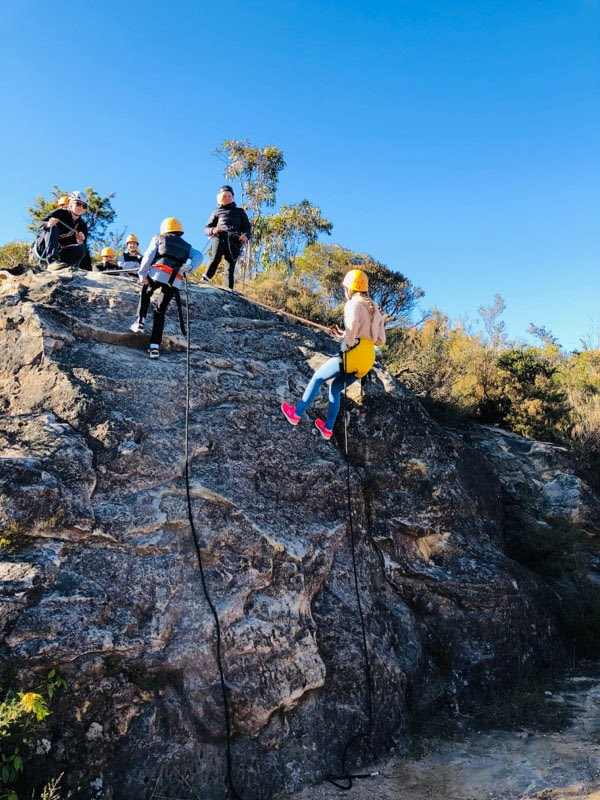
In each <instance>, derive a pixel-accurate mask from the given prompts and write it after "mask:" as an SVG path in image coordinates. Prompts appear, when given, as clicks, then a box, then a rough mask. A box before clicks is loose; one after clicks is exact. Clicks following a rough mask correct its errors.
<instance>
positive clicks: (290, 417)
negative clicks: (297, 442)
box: [281, 403, 301, 425]
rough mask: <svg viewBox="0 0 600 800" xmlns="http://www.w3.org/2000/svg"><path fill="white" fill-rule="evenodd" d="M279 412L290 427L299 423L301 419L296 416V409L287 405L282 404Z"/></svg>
mask: <svg viewBox="0 0 600 800" xmlns="http://www.w3.org/2000/svg"><path fill="white" fill-rule="evenodd" d="M281 410H282V411H283V413H284V415H285V418H286V419H287V421H288V422H289V423H290V425H297V424H298V423H299V422H300V419H301V417H297V416H296V409H295V408H294V406H291V405H290V404H289V403H282V404H281Z"/></svg>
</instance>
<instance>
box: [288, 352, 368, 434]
mask: <svg viewBox="0 0 600 800" xmlns="http://www.w3.org/2000/svg"><path fill="white" fill-rule="evenodd" d="M332 378H333V380H332V381H331V383H330V384H329V405H328V406H327V419H326V420H325V427H326V428H327V430H330V431H331V430H333V426H334V425H335V420H336V418H337V415H338V412H339V410H340V395H341V393H342V389H343V388H344V384H345V385H346V386H350V384H352V383H354V381H356V380H358V378H356V377H355V376H354V375H344V374H343V373H342V371H341V369H340V359H339V356H334V357H333V358H330V359H329V361H326V362H325V363H324V364H323V366H322V367H320V368H319V369H318V370H317V371H316V372H315V374H314V375H313V376H312V378H311V379H310V382H309V383H308V385H307V387H306V389H305V390H304V394H303V395H302V400H300V402H299V403H298V405H297V406H296V416H298V417H301V416H302V415H303V414H304V412H305V411H306V409H307V408H308V407H309V406H310V404H311V403H312V402H313V400H314V399H315V397H316V396H317V394H318V393H319V389H320V388H321V386H322V385H323V384H324V383H325V381H328V380H331V379H332Z"/></svg>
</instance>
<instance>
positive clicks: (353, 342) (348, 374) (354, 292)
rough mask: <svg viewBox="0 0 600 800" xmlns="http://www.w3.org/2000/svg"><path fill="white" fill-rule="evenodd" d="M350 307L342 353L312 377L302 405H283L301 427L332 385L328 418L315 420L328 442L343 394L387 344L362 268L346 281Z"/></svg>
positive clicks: (345, 324)
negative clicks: (377, 347) (321, 393)
mask: <svg viewBox="0 0 600 800" xmlns="http://www.w3.org/2000/svg"><path fill="white" fill-rule="evenodd" d="M343 286H344V292H345V295H346V301H347V302H346V305H345V306H344V334H343V337H342V343H341V347H340V354H339V355H338V356H334V357H333V358H330V359H329V361H326V362H325V363H324V364H323V366H322V367H320V368H319V369H318V370H317V371H316V372H315V374H314V375H313V376H312V378H311V380H310V382H309V383H308V385H307V387H306V389H305V390H304V394H303V395H302V399H301V400H300V402H299V403H298V405H297V406H296V407H295V408H294V406H292V405H290V404H289V403H282V404H281V410H282V411H283V413H284V414H285V417H286V419H287V421H288V422H290V423H291V424H292V425H297V424H298V423H299V422H300V420H301V419H302V415H303V414H304V412H305V411H306V409H307V408H308V407H309V406H310V404H311V403H312V402H313V400H314V399H315V397H316V396H317V394H318V392H319V389H320V388H321V386H322V385H323V383H324V382H325V381H329V380H330V381H331V383H330V384H329V404H328V406H327V419H326V420H325V422H323V420H321V419H317V420H315V425H316V426H317V428H318V430H319V433H320V434H321V436H322V437H323V438H324V439H331V435H332V433H333V426H334V424H335V420H336V418H337V415H338V411H339V409H340V395H341V393H342V389H343V388H344V386H350V384H352V383H354V382H355V381H356V380H358V379H359V378H362V377H363V376H365V375H366V374H367V373H368V372H369V371H370V369H371V367H372V366H373V364H374V363H375V345H380V344H385V330H384V319H383V314H382V313H381V311H380V310H379V306H378V305H377V303H376V302H375V301H374V300H372V299H371V298H370V297H369V296H368V294H367V292H368V290H369V280H368V278H367V275H366V273H364V272H363V271H362V269H351V270H350V272H348V273H347V274H346V276H345V277H344V280H343Z"/></svg>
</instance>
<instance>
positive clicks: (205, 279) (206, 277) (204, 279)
mask: <svg viewBox="0 0 600 800" xmlns="http://www.w3.org/2000/svg"><path fill="white" fill-rule="evenodd" d="M200 280H201V281H203V282H204V283H212V278H209V277H208V275H200Z"/></svg>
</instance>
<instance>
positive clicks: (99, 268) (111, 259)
mask: <svg viewBox="0 0 600 800" xmlns="http://www.w3.org/2000/svg"><path fill="white" fill-rule="evenodd" d="M116 258H117V254H116V253H115V251H114V250H113V249H112V247H104V248H103V249H102V250H101V251H100V261H97V262H96V263H95V264H92V272H106V270H115V269H117V261H116Z"/></svg>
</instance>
